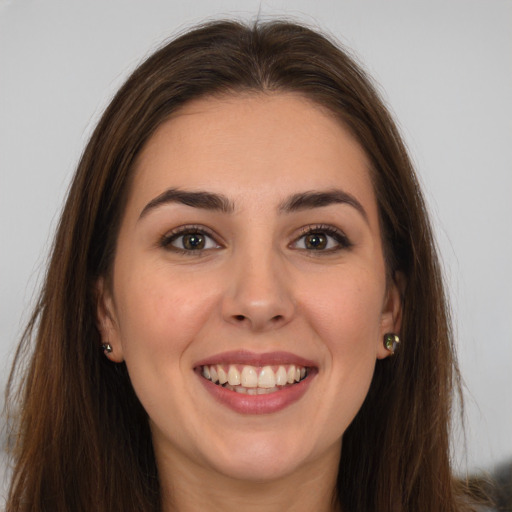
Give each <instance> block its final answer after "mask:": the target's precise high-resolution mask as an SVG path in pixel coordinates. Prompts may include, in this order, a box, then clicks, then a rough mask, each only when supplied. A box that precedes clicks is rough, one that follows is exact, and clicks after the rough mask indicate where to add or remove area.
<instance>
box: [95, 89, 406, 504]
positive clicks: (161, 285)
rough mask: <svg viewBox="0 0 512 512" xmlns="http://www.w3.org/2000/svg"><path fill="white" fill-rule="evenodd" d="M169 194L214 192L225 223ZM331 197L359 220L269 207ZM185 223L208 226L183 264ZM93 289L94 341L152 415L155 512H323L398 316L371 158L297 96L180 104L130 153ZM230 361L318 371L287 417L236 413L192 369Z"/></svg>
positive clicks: (335, 207) (327, 209) (331, 210)
mask: <svg viewBox="0 0 512 512" xmlns="http://www.w3.org/2000/svg"><path fill="white" fill-rule="evenodd" d="M170 188H172V189H179V190H187V191H207V192H210V193H216V194H222V195H223V196H226V198H227V199H228V200H229V201H230V203H231V204H232V206H233V211H232V212H221V211H211V210H208V209H204V208H197V207H192V206H187V205H184V204H180V203H177V202H166V203H162V204H159V205H157V206H154V207H149V208H148V207H147V205H148V204H150V203H151V202H152V201H154V200H155V198H157V197H159V196H160V195H161V194H162V193H163V192H165V191H166V190H168V189H170ZM333 189H341V190H343V191H344V192H345V193H347V194H350V196H351V197H352V198H354V199H355V200H356V201H357V202H358V203H359V204H360V205H361V207H362V210H360V209H358V207H356V206H354V205H353V204H348V203H334V204H329V205H326V206H321V207H308V208H304V209H300V210H297V211H291V212H283V211H282V208H281V209H280V206H282V205H283V202H286V200H287V199H289V198H290V197H291V196H292V195H294V194H299V193H304V192H309V191H332V190H333ZM142 212H144V213H142ZM141 213H142V216H141ZM184 225H185V226H190V225H193V226H195V227H197V228H199V227H201V229H203V227H204V228H205V229H206V230H207V233H208V234H207V235H205V236H206V238H205V240H206V246H205V249H203V250H200V251H197V250H196V251H188V252H184V250H183V238H179V236H178V235H176V234H175V230H176V229H177V228H179V227H180V226H184ZM318 225H321V226H322V228H321V229H320V228H317V226H318ZM324 226H329V227H330V228H329V229H335V230H338V231H339V232H341V233H342V234H343V237H342V238H341V240H342V241H343V243H340V237H337V239H336V237H335V236H331V234H329V233H327V234H324V237H325V240H326V241H327V243H328V245H327V246H326V248H325V249H316V250H315V249H311V245H307V244H306V242H307V241H310V242H311V241H312V239H311V237H309V238H308V237H306V238H305V237H304V229H303V228H308V229H312V230H313V231H314V233H318V232H322V229H324ZM173 230H174V231H173ZM169 233H171V235H172V234H173V233H174V238H172V236H171V237H170V236H169ZM166 235H167V238H166V239H165V237H166ZM210 236H211V237H210ZM162 238H164V239H165V240H166V241H167V245H166V246H162ZM346 239H348V240H349V241H350V244H349V245H348V246H346V244H345V242H346ZM169 240H171V242H170V243H169ZM313 241H314V240H313ZM180 248H181V249H182V250H181V251H180V250H179V249H180ZM185 251H186V250H185ZM105 282H106V281H104V280H100V281H99V283H98V289H99V292H100V301H99V304H98V322H99V326H100V330H101V332H102V336H103V339H104V340H105V341H108V342H109V343H110V344H111V345H112V347H113V352H112V353H111V354H109V355H108V357H110V358H111V359H112V360H113V361H118V362H120V361H123V360H124V361H125V362H126V364H127V367H128V370H129V373H130V378H131V380H132V383H133V386H134V389H135V391H136V393H137V395H138V397H139V399H140V400H141V403H142V404H143V406H144V407H145V409H146V411H147V412H148V415H149V418H150V424H151V430H152V435H153V443H154V446H155V452H156V458H157V464H158V468H159V473H160V478H161V482H162V489H163V497H164V509H165V510H180V511H188V510H190V511H192V510H223V511H225V510H240V509H243V510H245V511H250V510H266V511H272V510H280V511H281V510H288V509H289V510H294V511H301V510H304V511H306V510H307V511H310V510H317V511H327V510H333V504H332V500H331V497H332V492H333V489H334V485H335V480H336V475H337V472H338V462H339V455H340V450H341V445H342V436H343V432H344V431H345V429H346V428H347V426H348V425H349V424H350V422H351V421H352V419H353V418H354V416H355V415H356V413H357V411H358V410H359V408H360V406H361V404H362V402H363V400H364V398H365V396H366V393H367V391H368V388H369V385H370V382H371V379H372V375H373V371H374V366H375V363H376V360H377V359H379V358H384V357H387V356H388V355H389V353H388V352H387V351H386V350H385V348H384V346H383V343H382V339H383V336H384V334H385V333H387V332H398V330H399V323H400V314H401V312H400V298H399V292H398V290H397V287H396V286H395V285H394V284H390V283H388V280H387V279H386V269H385V264H384V258H383V252H382V242H381V234H380V229H379V219H378V213H377V204H376V200H375V196H374V191H373V188H372V184H371V181H370V175H369V164H368V160H367V157H366V155H365V153H364V151H363V150H362V148H361V147H360V145H359V144H358V143H357V142H356V141H355V139H354V138H353V137H352V136H351V135H350V133H349V132H348V131H347V130H346V129H345V128H344V126H343V125H342V124H341V123H340V122H339V121H337V120H336V119H334V118H333V116H331V115H330V114H329V113H327V112H326V111H325V110H323V109H322V108H320V107H319V106H317V105H315V104H313V103H311V102H310V101H309V100H306V99H304V98H302V97H300V96H298V95H296V94H288V93H287V94H284V93H278V94H277V93H276V94H250V95H231V96H226V97H222V98H213V99H212V98H206V99H201V100H196V101H194V102H191V103H189V104H187V105H186V106H185V107H184V108H182V109H181V110H180V111H179V112H178V113H177V114H175V115H173V117H172V118H171V119H170V120H168V121H167V122H166V123H164V124H163V125H162V126H160V127H159V128H158V130H157V131H156V133H155V134H154V135H153V136H152V138H151V139H150V140H149V142H148V143H147V145H146V146H145V148H144V150H143V152H142V154H141V155H140V157H139V159H138V162H137V166H136V169H135V177H134V182H133V186H132V189H131V191H130V195H129V198H128V202H127V206H126V211H125V213H124V217H123V221H122V224H121V228H120V232H119V237H118V244H117V250H116V256H115V261H114V266H113V276H112V285H111V287H108V288H107V287H106V285H105ZM240 349H245V350H249V351H251V352H254V353H258V354H259V353H264V352H273V351H288V352H291V353H293V354H296V355H297V356H300V357H303V358H307V359H309V360H312V361H314V363H315V365H316V367H317V371H318V373H317V374H316V375H315V376H314V379H312V380H311V382H310V385H309V387H308V389H307V391H306V393H305V394H304V395H303V396H302V397H301V398H300V399H299V400H298V401H296V402H294V403H293V404H291V405H289V406H288V407H286V408H284V409H283V410H280V411H277V412H274V413H271V414H261V415H258V414H249V415H248V414H241V413H238V412H236V411H233V410H231V409H230V408H228V407H226V406H225V405H223V404H220V403H219V402H217V401H216V400H214V399H213V398H212V396H211V394H210V393H208V392H207V391H206V390H205V387H204V386H203V384H202V383H201V377H200V376H199V375H198V374H197V373H196V372H194V367H195V366H196V365H197V362H198V361H200V360H201V359H204V358H206V357H210V356H212V355H214V354H218V353H220V352H224V351H231V350H240ZM197 489H201V493H198V492H197Z"/></svg>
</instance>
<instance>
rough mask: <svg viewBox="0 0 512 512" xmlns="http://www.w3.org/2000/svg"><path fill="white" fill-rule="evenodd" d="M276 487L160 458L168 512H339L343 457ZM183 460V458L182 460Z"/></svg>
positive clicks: (164, 506)
mask: <svg viewBox="0 0 512 512" xmlns="http://www.w3.org/2000/svg"><path fill="white" fill-rule="evenodd" d="M333 452H334V453H332V454H328V455H327V456H326V457H324V458H322V459H321V460H318V461H314V462H312V463H310V464H307V465H303V466H302V467H300V468H298V469H297V470H296V471H294V472H292V473H291V474H289V475H285V476H282V477H280V478H278V479H274V480H271V481H245V480H238V479H234V478H231V477H228V476H226V475H223V474H220V473H218V472H216V471H215V470H214V469H213V468H205V467H201V466H199V465H196V464H195V463H193V462H191V461H190V460H187V461H184V460H177V459H180V458H181V457H180V455H179V454H176V453H174V454H173V457H172V460H170V459H169V458H166V457H158V456H157V461H158V468H159V474H160V485H161V489H162V510H163V512H195V511H197V510H208V511H211V512H229V511H232V510H243V511H244V512H256V511H258V512H261V511H262V510H264V511H265V512H278V511H279V512H282V511H283V510H293V511H294V512H306V511H307V512H310V511H311V510H314V511H315V512H337V511H339V510H340V509H339V507H338V505H337V503H335V500H334V490H335V486H336V477H337V473H338V462H339V452H336V451H335V450H333ZM176 456H177V457H176Z"/></svg>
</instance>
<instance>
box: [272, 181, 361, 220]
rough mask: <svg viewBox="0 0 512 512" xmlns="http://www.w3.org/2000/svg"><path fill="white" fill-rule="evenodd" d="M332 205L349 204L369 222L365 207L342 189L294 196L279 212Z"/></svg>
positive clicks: (281, 206) (302, 193) (280, 207)
mask: <svg viewBox="0 0 512 512" xmlns="http://www.w3.org/2000/svg"><path fill="white" fill-rule="evenodd" d="M331 204H348V205H350V206H352V207H353V208H355V209H356V210H357V211H358V212H359V213H360V214H361V215H362V216H363V218H364V220H365V221H366V222H367V223H368V222H369V221H368V214H367V213H366V210H365V209H364V208H363V205H362V204H361V203H360V202H359V201H358V200H357V199H356V198H355V197H354V196H353V195H351V194H349V193H348V192H345V191H343V190H340V189H333V190H327V191H315V190H311V191H308V192H301V193H299V194H294V195H293V196H291V197H290V198H288V199H287V200H286V201H285V202H284V203H281V205H280V206H279V210H280V211H281V212H284V213H291V212H297V211H301V210H308V209H312V208H322V207H323V206H329V205H331Z"/></svg>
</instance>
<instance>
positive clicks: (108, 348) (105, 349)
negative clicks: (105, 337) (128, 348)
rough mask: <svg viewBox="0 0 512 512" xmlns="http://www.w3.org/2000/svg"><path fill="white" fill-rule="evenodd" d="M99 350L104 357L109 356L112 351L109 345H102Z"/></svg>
mask: <svg viewBox="0 0 512 512" xmlns="http://www.w3.org/2000/svg"><path fill="white" fill-rule="evenodd" d="M101 348H102V349H103V352H104V354H105V355H107V354H110V353H111V352H112V350H113V349H112V345H111V344H110V343H103V345H101Z"/></svg>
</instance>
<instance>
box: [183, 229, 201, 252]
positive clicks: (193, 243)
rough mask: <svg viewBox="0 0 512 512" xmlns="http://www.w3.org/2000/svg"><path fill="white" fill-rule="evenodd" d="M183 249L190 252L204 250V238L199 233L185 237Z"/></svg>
mask: <svg viewBox="0 0 512 512" xmlns="http://www.w3.org/2000/svg"><path fill="white" fill-rule="evenodd" d="M183 247H185V249H190V250H197V249H202V248H203V247H204V237H203V236H202V235H200V234H199V233H193V234H191V235H185V236H184V237H183Z"/></svg>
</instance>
